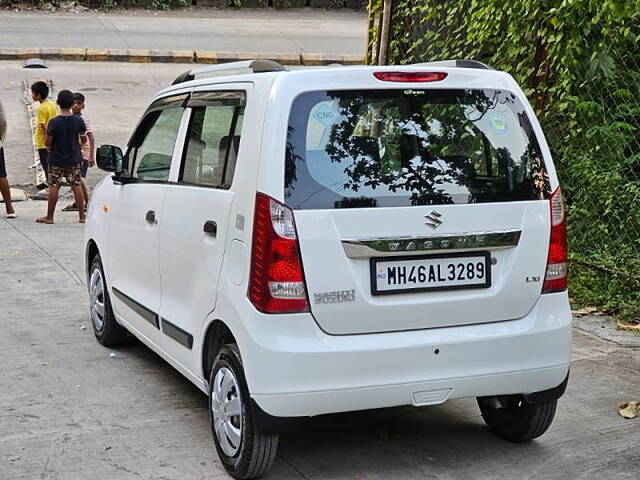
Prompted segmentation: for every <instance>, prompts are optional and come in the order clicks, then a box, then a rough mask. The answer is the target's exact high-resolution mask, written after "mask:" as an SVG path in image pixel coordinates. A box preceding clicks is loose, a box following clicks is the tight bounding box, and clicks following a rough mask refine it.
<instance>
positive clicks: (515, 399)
mask: <svg viewBox="0 0 640 480" xmlns="http://www.w3.org/2000/svg"><path fill="white" fill-rule="evenodd" d="M557 404H558V401H557V400H552V401H550V402H545V403H536V404H533V403H527V402H525V400H524V399H523V398H522V395H504V396H499V397H480V398H478V406H479V407H480V411H481V412H482V418H483V419H484V421H485V422H486V424H487V425H488V426H489V428H490V429H491V431H492V432H493V433H495V434H496V435H498V436H499V437H502V438H504V439H505V440H508V441H510V442H528V441H530V440H533V439H534V438H538V437H539V436H540V435H542V434H543V433H544V432H546V431H547V430H548V429H549V427H550V426H551V423H552V422H553V417H554V416H555V413H556V406H557Z"/></svg>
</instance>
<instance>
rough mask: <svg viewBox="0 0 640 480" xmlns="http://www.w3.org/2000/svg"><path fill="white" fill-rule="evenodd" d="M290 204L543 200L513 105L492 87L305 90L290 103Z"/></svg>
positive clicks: (536, 160) (526, 132)
mask: <svg viewBox="0 0 640 480" xmlns="http://www.w3.org/2000/svg"><path fill="white" fill-rule="evenodd" d="M286 154H287V159H286V160H287V161H286V169H285V189H286V191H285V197H286V201H287V204H288V205H289V206H291V207H293V208H298V209H301V208H302V209H310V208H357V207H386V206H410V205H436V204H453V203H482V202H504V201H518V200H535V199H543V198H546V196H547V195H548V190H549V187H548V180H547V178H546V172H545V169H544V163H543V160H542V156H541V153H540V148H539V146H538V143H537V141H536V139H535V136H534V134H533V131H532V129H531V125H530V123H529V120H528V118H527V116H526V113H525V111H524V108H523V106H522V104H521V103H520V102H519V101H518V99H517V98H516V97H515V96H514V95H513V94H511V93H509V92H504V91H499V90H414V89H408V90H376V91H371V90H364V91H335V92H311V93H306V94H303V95H301V96H299V97H298V98H297V99H296V100H295V102H294V104H293V107H292V111H291V116H290V119H289V130H288V139H287V149H286Z"/></svg>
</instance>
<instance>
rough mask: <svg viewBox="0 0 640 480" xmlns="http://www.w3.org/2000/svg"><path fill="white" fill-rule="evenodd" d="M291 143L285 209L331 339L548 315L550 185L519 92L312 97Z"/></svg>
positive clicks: (303, 98) (294, 119)
mask: <svg viewBox="0 0 640 480" xmlns="http://www.w3.org/2000/svg"><path fill="white" fill-rule="evenodd" d="M287 147H288V148H287V160H286V161H287V166H286V168H285V171H286V172H287V173H286V174H285V201H286V203H287V205H288V206H289V207H291V208H292V209H294V210H295V221H296V227H297V229H298V237H299V239H300V248H301V254H302V259H303V264H304V270H305V278H306V282H307V288H308V292H309V297H310V299H309V300H310V303H311V309H312V313H313V315H314V317H315V319H316V321H317V322H318V324H319V325H320V326H321V327H322V328H323V329H324V330H325V331H327V332H329V333H332V334H352V333H369V332H384V331H394V330H411V329H422V328H434V327H445V326H454V325H466V324H474V323H484V322H495V321H501V320H509V319H516V318H520V317H522V316H524V315H526V314H527V312H528V311H529V310H530V309H531V308H532V307H533V306H534V304H535V302H536V300H537V299H538V297H539V295H540V292H541V287H542V280H543V278H544V270H545V266H546V259H547V253H548V244H549V232H550V220H549V202H548V196H549V182H548V179H547V177H546V171H545V166H544V161H543V158H542V154H541V151H540V147H539V145H538V142H537V141H536V138H535V135H534V133H533V130H532V128H531V125H530V123H529V121H528V119H527V115H526V113H525V109H524V107H523V105H522V103H521V102H520V101H519V100H518V98H517V97H516V96H515V95H513V94H511V93H510V92H507V91H501V90H488V89H478V90H471V89H469V90H465V89H456V90H448V89H440V90H425V89H402V90H361V91H329V92H327V91H323V92H310V93H305V94H302V95H300V96H299V97H297V99H296V100H295V102H294V104H293V107H292V111H291V117H290V122H289V138H288V144H287Z"/></svg>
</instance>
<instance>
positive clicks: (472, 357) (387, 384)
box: [240, 292, 571, 417]
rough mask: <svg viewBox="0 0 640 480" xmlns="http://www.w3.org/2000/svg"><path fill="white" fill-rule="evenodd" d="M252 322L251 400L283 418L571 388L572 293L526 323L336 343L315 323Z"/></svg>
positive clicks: (247, 353)
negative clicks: (565, 385) (564, 385)
mask: <svg viewBox="0 0 640 480" xmlns="http://www.w3.org/2000/svg"><path fill="white" fill-rule="evenodd" d="M470 315H472V312H470ZM254 321H255V322H256V323H253V322H252V325H251V326H250V327H251V328H248V329H247V330H246V331H245V332H244V333H245V336H244V338H243V342H252V343H253V345H248V346H247V345H245V346H244V347H245V348H243V345H240V347H241V350H242V355H243V362H244V364H245V372H246V376H247V381H248V383H249V389H250V391H251V396H252V398H253V399H254V401H255V402H256V403H257V404H258V405H259V406H260V408H261V409H262V410H264V411H265V412H266V413H268V414H270V415H273V416H282V417H297V416H314V415H321V414H326V413H335V412H344V411H352V410H364V409H371V408H382V407H392V406H400V405H416V406H422V405H435V404H439V403H442V402H444V401H446V400H448V399H454V398H464V397H477V396H490V395H498V394H505V395H506V394H515V393H532V392H539V391H542V390H548V389H552V388H554V387H557V386H558V385H560V384H561V383H562V382H563V380H564V379H565V378H566V376H567V372H568V370H569V363H570V356H571V311H570V309H569V303H568V299H567V294H566V292H565V293H558V294H549V295H543V296H541V298H540V299H539V301H538V302H537V304H536V306H535V307H534V308H533V309H532V311H531V312H529V314H528V315H527V316H525V317H524V318H521V319H519V320H513V321H507V322H496V323H491V324H481V325H469V326H461V327H448V328H435V329H430V330H420V331H409V332H395V333H383V334H368V335H345V336H332V335H327V334H325V333H324V332H322V331H321V330H319V328H318V327H317V326H316V324H315V322H314V321H313V319H312V318H310V316H308V315H291V316H282V317H280V316H278V318H275V317H274V316H271V317H268V318H260V319H255V320H254ZM254 327H255V328H254ZM249 332H251V333H249ZM284 332H286V333H284ZM247 347H248V348H247Z"/></svg>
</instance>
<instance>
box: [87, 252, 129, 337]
mask: <svg viewBox="0 0 640 480" xmlns="http://www.w3.org/2000/svg"><path fill="white" fill-rule="evenodd" d="M89 299H90V300H89V301H90V305H89V306H90V309H91V324H92V325H93V333H94V335H95V336H96V339H97V340H98V342H100V343H101V344H102V345H104V346H105V347H112V346H115V345H119V344H121V343H122V342H124V339H125V338H126V336H127V330H126V329H125V328H124V327H123V326H121V325H120V324H119V323H118V322H117V321H116V319H115V317H114V315H113V310H112V308H111V299H110V298H109V291H108V290H107V282H106V280H105V276H104V269H103V268H102V260H101V259H100V255H99V254H96V256H95V257H93V261H92V262H91V269H90V270H89Z"/></svg>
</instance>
